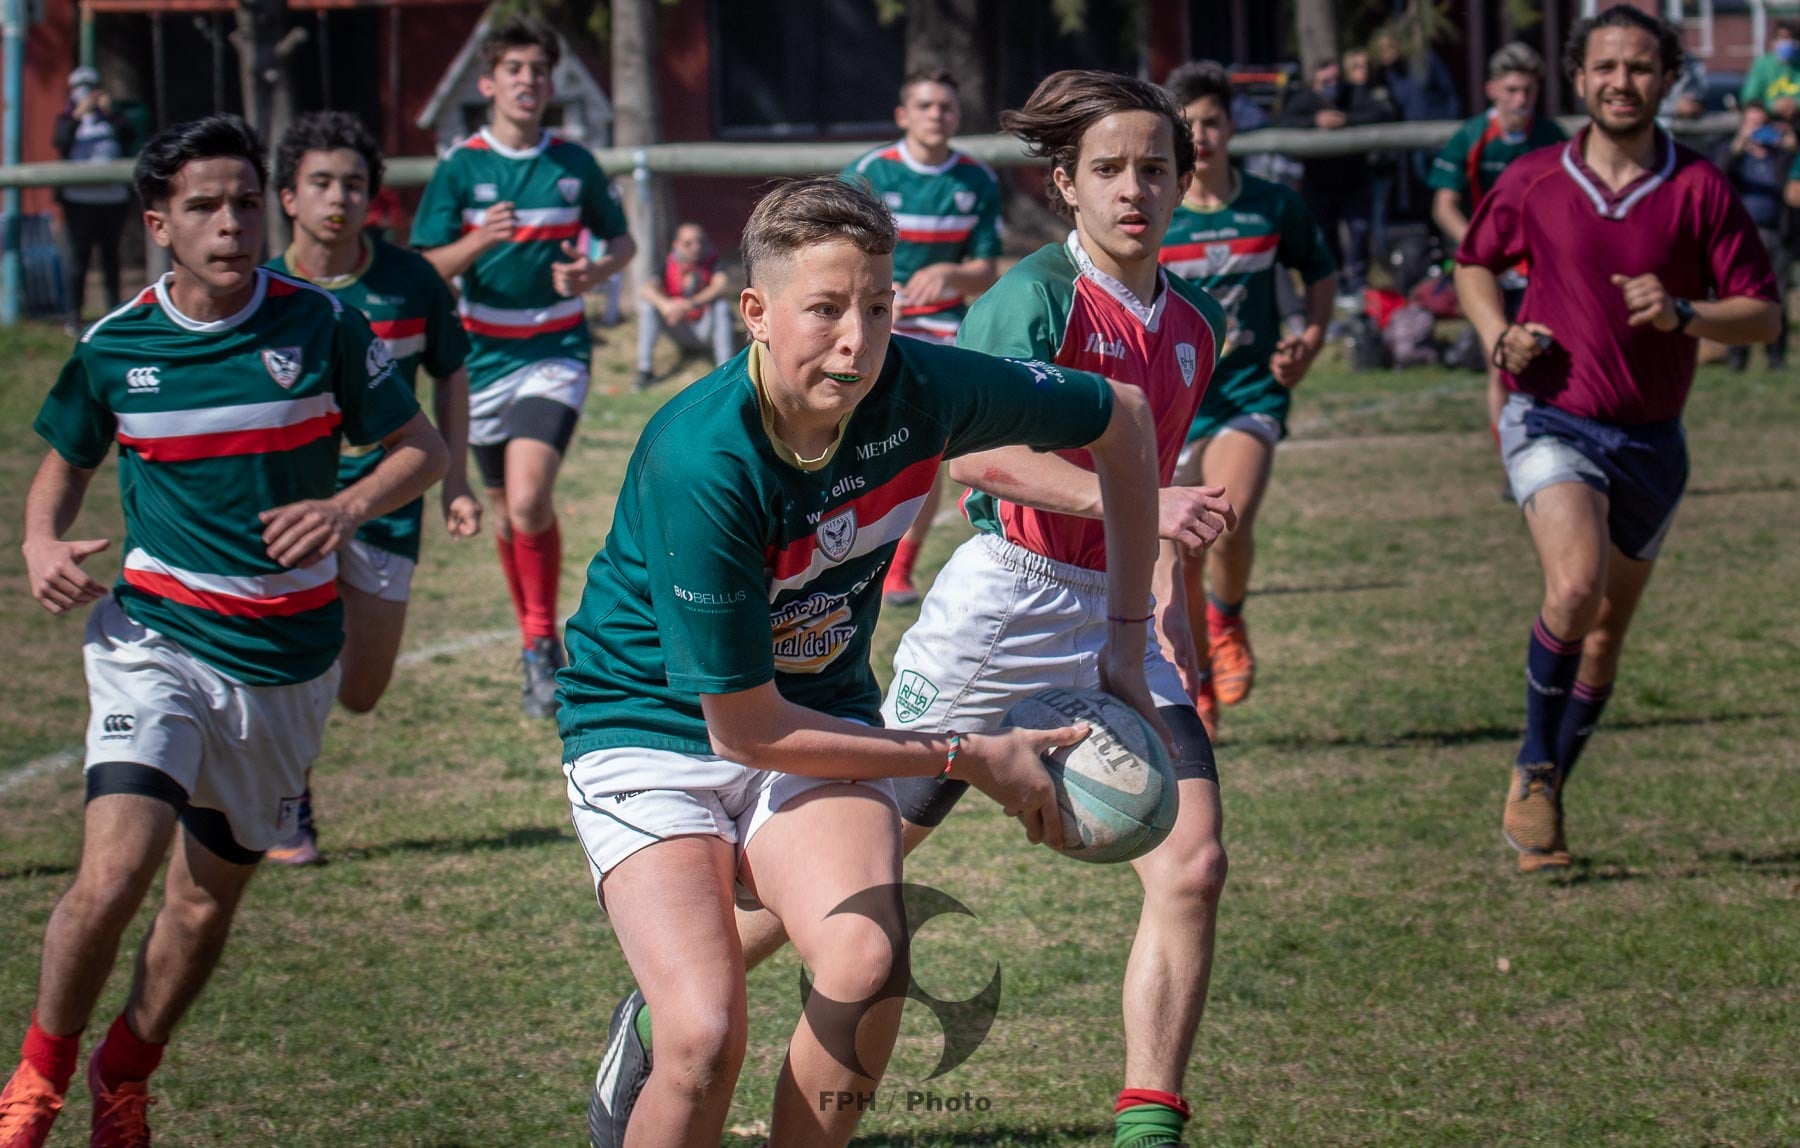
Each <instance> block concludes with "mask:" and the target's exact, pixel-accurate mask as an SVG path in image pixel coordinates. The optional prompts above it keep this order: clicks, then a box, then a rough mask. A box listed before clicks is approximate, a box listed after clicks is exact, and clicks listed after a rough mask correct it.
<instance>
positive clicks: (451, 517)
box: [431, 367, 481, 538]
mask: <svg viewBox="0 0 1800 1148" xmlns="http://www.w3.org/2000/svg"><path fill="white" fill-rule="evenodd" d="M431 414H432V418H433V420H434V421H435V422H436V423H437V429H438V434H439V435H440V436H441V437H442V438H443V440H444V450H445V452H446V463H445V469H444V490H443V503H444V528H445V529H447V530H448V531H449V532H450V536H451V537H452V538H472V537H474V536H475V535H477V534H479V533H481V500H480V499H479V498H476V497H475V490H474V488H473V487H471V486H470V485H469V371H468V368H466V367H458V368H456V370H454V371H452V372H450V373H449V374H448V375H446V376H444V377H443V378H441V379H437V380H435V381H434V382H433V383H432V387H431Z"/></svg>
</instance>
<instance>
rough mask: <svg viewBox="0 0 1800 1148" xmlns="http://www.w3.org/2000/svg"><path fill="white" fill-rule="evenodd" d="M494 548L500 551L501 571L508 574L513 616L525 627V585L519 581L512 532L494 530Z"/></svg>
mask: <svg viewBox="0 0 1800 1148" xmlns="http://www.w3.org/2000/svg"><path fill="white" fill-rule="evenodd" d="M494 549H495V550H497V551H499V553H500V573H502V574H504V575H506V589H507V592H508V593H510V594H511V595H512V604H513V617H515V618H517V619H518V620H519V629H520V631H521V632H523V631H524V629H525V587H524V585H523V584H522V583H521V582H520V581H519V559H518V556H517V552H516V551H515V549H514V543H513V535H512V534H511V533H510V532H502V531H499V530H496V531H494Z"/></svg>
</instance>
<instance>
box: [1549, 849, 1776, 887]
mask: <svg viewBox="0 0 1800 1148" xmlns="http://www.w3.org/2000/svg"><path fill="white" fill-rule="evenodd" d="M1734 869H1736V870H1749V871H1751V872H1753V873H1755V874H1756V875H1758V876H1767V877H1780V878H1788V877H1796V876H1800V849H1786V850H1778V851H1776V852H1773V853H1747V852H1745V851H1744V850H1742V849H1724V850H1717V851H1713V852H1707V853H1699V854H1696V855H1695V857H1694V860H1693V861H1692V862H1691V863H1687V864H1673V865H1663V866H1657V867H1654V868H1647V867H1643V866H1632V865H1627V864H1625V863H1624V862H1622V861H1609V860H1607V859H1605V858H1597V857H1587V858H1583V857H1577V858H1576V859H1575V863H1574V865H1573V866H1571V867H1570V869H1569V870H1568V871H1567V872H1564V873H1560V874H1555V875H1552V876H1551V877H1550V881H1551V882H1552V883H1553V884H1556V885H1604V884H1613V883H1616V882H1620V881H1655V880H1670V879H1681V880H1690V879H1693V878H1696V877H1716V876H1719V875H1721V874H1723V873H1727V872H1730V871H1731V870H1734Z"/></svg>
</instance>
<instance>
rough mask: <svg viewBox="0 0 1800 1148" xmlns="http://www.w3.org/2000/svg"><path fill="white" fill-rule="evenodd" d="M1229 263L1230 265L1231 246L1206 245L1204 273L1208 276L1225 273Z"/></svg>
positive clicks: (1227, 244)
mask: <svg viewBox="0 0 1800 1148" xmlns="http://www.w3.org/2000/svg"><path fill="white" fill-rule="evenodd" d="M1230 263H1231V244H1229V243H1208V244H1207V245H1206V272H1207V274H1209V275H1219V274H1222V273H1223V272H1224V271H1225V268H1226V267H1227V266H1229V265H1230Z"/></svg>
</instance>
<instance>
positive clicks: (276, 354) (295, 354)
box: [262, 347, 300, 391]
mask: <svg viewBox="0 0 1800 1148" xmlns="http://www.w3.org/2000/svg"><path fill="white" fill-rule="evenodd" d="M262 361H263V366H264V367H266V368H268V371H269V377H270V378H271V379H274V380H275V382H276V384H277V385H279V386H280V387H281V389H282V390H284V391H285V390H287V389H288V388H289V387H291V386H293V385H294V383H295V381H296V380H297V379H299V378H300V348H299V347H264V348H263V353H262Z"/></svg>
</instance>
